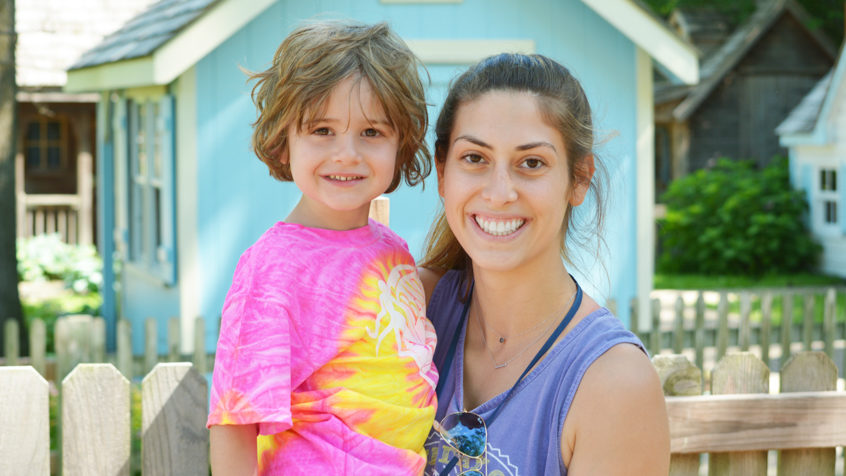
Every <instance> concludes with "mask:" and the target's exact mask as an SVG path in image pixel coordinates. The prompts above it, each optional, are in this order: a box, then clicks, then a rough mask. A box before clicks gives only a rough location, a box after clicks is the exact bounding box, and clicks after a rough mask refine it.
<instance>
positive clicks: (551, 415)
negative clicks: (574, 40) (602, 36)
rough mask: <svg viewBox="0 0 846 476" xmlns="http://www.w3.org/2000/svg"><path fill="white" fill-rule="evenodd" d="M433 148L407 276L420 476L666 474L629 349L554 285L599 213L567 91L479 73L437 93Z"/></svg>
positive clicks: (626, 339) (498, 69)
mask: <svg viewBox="0 0 846 476" xmlns="http://www.w3.org/2000/svg"><path fill="white" fill-rule="evenodd" d="M436 135H437V138H436V143H435V156H436V166H437V171H438V191H439V194H440V195H441V197H442V198H443V203H444V214H443V215H442V216H441V217H440V218H439V220H438V221H437V222H436V224H435V225H434V227H433V230H432V233H431V234H430V237H429V243H428V248H427V256H426V257H425V258H424V260H423V263H422V265H421V270H420V272H421V278H422V279H423V282H424V286H425V288H426V291H427V296H428V298H429V307H428V315H429V317H430V319H432V321H433V323H434V324H435V328H436V330H437V333H438V336H439V339H438V340H439V342H438V348H437V350H436V352H435V363H436V365H437V366H438V369H439V371H440V375H441V377H440V378H441V382H440V383H439V385H438V400H439V408H438V414H437V419H438V420H439V421H440V424H436V425H435V426H436V429H437V431H433V433H432V434H431V435H430V437H429V440H428V442H427V452H428V454H429V461H428V466H427V474H468V475H476V474H506V475H507V474H513V475H517V474H523V475H537V474H571V475H576V476H581V475H616V474H629V475H639V476H643V475H653V474H654V475H658V474H667V471H668V466H669V430H668V424H667V415H666V410H665V406H664V398H663V395H662V393H661V388H660V383H659V380H658V377H657V375H656V373H655V371H654V369H653V367H652V365H651V363H650V361H649V359H648V357H647V355H646V353H645V351H644V350H643V346H642V344H641V343H640V341H639V340H638V339H637V337H635V336H634V335H633V334H632V333H630V332H628V331H627V330H626V329H625V328H624V327H623V326H622V325H621V324H620V322H619V321H618V320H617V319H616V318H615V317H614V316H613V315H611V314H610V313H609V312H608V310H607V309H605V308H603V307H600V306H599V305H598V304H597V303H596V302H595V301H594V300H593V299H592V298H591V297H590V296H587V295H585V294H584V293H582V292H581V288H580V287H579V285H578V284H577V283H576V281H575V280H574V279H573V278H572V277H571V276H570V274H569V273H568V270H567V266H569V265H570V262H569V260H568V256H569V255H570V250H569V249H568V248H567V245H568V243H571V242H573V241H574V240H573V239H572V238H573V237H572V236H571V240H567V237H568V233H570V234H571V235H573V231H574V230H571V229H570V228H571V226H570V225H571V223H572V221H571V220H572V216H573V209H574V208H575V207H577V206H579V205H581V204H582V202H583V201H584V199H585V196H586V195H587V193H588V192H589V191H591V192H594V194H595V195H594V196H595V198H596V200H595V202H596V204H597V209H598V210H600V211H599V212H598V213H597V215H596V216H595V217H594V218H596V219H595V220H580V221H579V224H580V225H581V226H584V224H585V223H588V222H590V223H592V224H593V225H595V226H594V227H593V229H591V230H586V229H581V230H577V231H578V232H579V233H578V235H579V236H582V237H584V236H585V235H595V236H596V237H599V236H600V235H599V226H600V225H601V221H602V220H601V217H602V214H601V208H602V207H601V205H603V201H602V196H601V194H600V193H599V192H600V190H599V188H598V187H597V186H596V184H595V180H592V179H593V176H594V172H595V158H594V154H593V144H594V140H593V127H592V121H591V113H590V106H589V104H588V102H587V99H586V97H585V94H584V92H583V90H582V88H581V86H580V85H579V83H578V81H576V79H575V78H573V76H572V75H571V74H570V73H569V71H568V70H567V69H566V68H564V67H563V66H561V65H560V64H558V63H556V62H554V61H552V60H550V59H548V58H545V57H543V56H539V55H531V56H525V55H511V54H503V55H498V56H494V57H491V58H487V59H485V60H483V61H482V62H480V63H479V64H477V65H475V66H473V67H471V68H470V70H468V71H467V72H466V73H464V74H463V75H461V76H460V77H459V78H458V79H457V80H456V82H455V83H454V85H453V86H452V88H451V90H450V93H449V95H448V96H447V99H446V103H445V104H444V107H443V109H442V112H441V114H440V117H439V118H438V122H437V125H436ZM576 241H578V240H576ZM600 241H601V240H600ZM464 410H469V413H467V412H465V413H462V411H464ZM482 438H485V440H482ZM497 471H499V472H497Z"/></svg>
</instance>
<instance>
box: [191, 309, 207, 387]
mask: <svg viewBox="0 0 846 476" xmlns="http://www.w3.org/2000/svg"><path fill="white" fill-rule="evenodd" d="M206 358H207V357H206V320H205V319H203V318H202V317H198V318H197V319H196V320H195V321H194V368H196V369H197V372H199V373H200V375H203V374H205V373H206V372H208V364H207V363H206Z"/></svg>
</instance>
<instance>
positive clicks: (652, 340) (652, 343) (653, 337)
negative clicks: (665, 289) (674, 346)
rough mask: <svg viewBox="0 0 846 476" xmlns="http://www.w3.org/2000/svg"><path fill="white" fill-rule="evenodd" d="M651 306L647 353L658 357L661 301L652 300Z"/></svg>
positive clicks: (659, 351)
mask: <svg viewBox="0 0 846 476" xmlns="http://www.w3.org/2000/svg"><path fill="white" fill-rule="evenodd" d="M651 304H652V308H651V309H652V316H651V317H652V332H651V333H650V334H649V352H651V353H652V355H658V354H660V353H661V300H660V299H657V298H656V299H653V300H652V302H651Z"/></svg>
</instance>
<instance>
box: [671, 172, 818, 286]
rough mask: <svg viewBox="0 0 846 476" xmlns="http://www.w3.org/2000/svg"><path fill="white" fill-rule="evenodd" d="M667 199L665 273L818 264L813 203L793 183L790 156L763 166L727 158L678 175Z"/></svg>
mask: <svg viewBox="0 0 846 476" xmlns="http://www.w3.org/2000/svg"><path fill="white" fill-rule="evenodd" d="M663 200H664V201H665V203H666V204H667V215H666V218H664V219H661V220H659V221H658V227H659V236H660V238H661V240H662V247H663V250H662V252H661V255H660V257H659V261H658V269H659V270H660V271H661V272H666V273H702V274H730V275H752V276H758V275H762V274H769V273H785V272H796V271H803V270H810V269H813V268H814V266H815V265H816V262H817V257H818V256H819V253H820V250H821V247H820V246H819V245H818V244H817V243H816V242H814V241H813V240H812V238H811V237H810V235H809V233H808V231H807V229H806V228H805V220H804V218H805V214H806V211H807V203H806V202H805V196H804V192H801V191H797V190H794V189H793V188H792V187H791V186H790V179H789V172H788V164H787V159H784V158H777V159H775V160H773V162H772V164H771V165H769V166H767V167H766V168H764V169H762V170H757V169H756V168H755V165H754V164H753V163H752V162H747V161H731V160H726V159H721V160H720V161H718V163H717V165H716V166H715V167H714V168H712V169H702V170H698V171H696V172H694V173H692V174H690V175H688V176H687V177H684V178H681V179H678V180H675V181H674V182H673V183H671V184H670V187H669V189H668V190H667V192H666V193H665V194H664V196H663Z"/></svg>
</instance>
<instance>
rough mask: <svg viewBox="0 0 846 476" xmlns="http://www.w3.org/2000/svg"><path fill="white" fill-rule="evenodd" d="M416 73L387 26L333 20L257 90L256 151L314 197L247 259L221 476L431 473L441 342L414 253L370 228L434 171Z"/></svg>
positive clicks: (220, 364) (302, 36)
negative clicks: (383, 201) (374, 213)
mask: <svg viewBox="0 0 846 476" xmlns="http://www.w3.org/2000/svg"><path fill="white" fill-rule="evenodd" d="M418 64H419V61H418V60H417V59H416V58H415V56H414V55H413V54H412V53H411V51H410V50H409V49H408V47H407V46H406V45H405V44H404V43H403V41H402V40H401V39H400V38H399V37H398V36H397V35H396V34H394V33H393V32H392V31H391V30H390V29H389V28H388V26H387V25H385V24H377V25H372V26H371V25H362V24H356V23H345V22H319V23H314V24H308V25H305V26H302V27H300V28H298V29H296V30H295V31H293V32H292V33H291V34H290V35H289V36H288V37H287V38H286V39H285V41H284V42H283V43H282V45H281V46H280V47H279V49H278V50H277V52H276V55H275V56H274V58H273V64H272V65H271V66H270V68H269V69H267V70H266V71H264V72H261V73H258V74H255V75H253V76H252V79H257V83H256V85H255V87H254V88H253V100H254V102H255V103H256V105H257V107H258V113H259V114H258V119H257V121H256V123H255V124H254V126H255V131H254V134H253V143H254V149H255V151H256V153H257V155H258V156H259V158H260V159H261V160H262V161H264V162H265V163H266V164H267V166H268V168H269V169H270V174H271V175H272V176H273V177H274V178H276V179H278V180H282V181H291V180H293V182H294V183H295V184H296V185H297V187H298V188H299V189H300V190H301V191H302V198H301V199H300V201H299V203H297V205H296V206H295V207H294V209H293V211H291V213H290V215H288V217H287V218H286V219H285V221H284V222H279V223H277V224H276V225H274V226H273V227H271V228H270V229H269V230H268V231H267V232H265V233H264V235H262V236H261V237H260V238H259V239H258V241H257V242H256V243H255V244H253V246H251V247H250V248H249V249H247V251H245V252H244V254H243V255H242V256H241V259H240V261H239V262H238V266H237V268H236V270H235V275H234V278H233V281H232V286H231V288H230V289H229V293H228V294H227V296H226V301H225V303H224V306H223V318H222V322H221V330H220V338H219V341H218V345H217V355H216V359H215V366H214V377H213V382H212V390H211V411H210V414H209V418H208V426H209V427H210V428H211V460H212V469H213V471H214V473H215V475H216V476H217V475H221V474H237V475H243V474H255V473H256V472H258V473H259V474H321V475H330V474H367V475H381V474H385V475H402V474H421V473H422V471H423V468H424V466H425V463H426V461H425V453H424V451H423V444H424V442H425V440H426V436H427V434H428V432H429V429H430V428H431V425H432V421H433V419H434V415H435V409H436V406H437V405H436V398H435V385H436V383H437V372H436V370H435V367H434V366H433V365H432V354H433V352H434V347H435V333H434V329H433V327H432V325H431V324H430V323H429V321H428V320H427V319H426V317H425V298H424V291H423V287H422V284H421V283H420V279H419V278H418V276H417V271H416V268H415V264H414V261H413V259H412V257H411V255H410V254H409V252H408V247H407V245H406V244H405V242H404V241H403V240H402V239H400V238H399V237H398V236H396V235H395V234H394V233H392V232H391V231H390V230H389V229H388V228H387V227H385V226H382V225H381V224H379V223H377V222H375V221H370V220H368V211H369V207H370V201H371V199H373V198H375V197H377V196H379V195H380V194H382V193H384V192H391V191H393V190H394V189H395V188H396V187H397V186H398V185H399V183H400V181H401V180H403V179H405V181H406V182H407V183H408V184H409V185H414V184H416V183H419V182H421V181H422V180H423V178H424V177H425V176H426V175H427V174H428V173H429V170H430V168H431V164H430V156H429V152H428V149H427V148H426V146H425V144H424V138H425V132H426V126H427V112H426V103H425V99H424V93H423V85H422V83H421V81H420V78H419V76H418V73H417V67H418ZM264 206H274V204H265V205H264Z"/></svg>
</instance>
